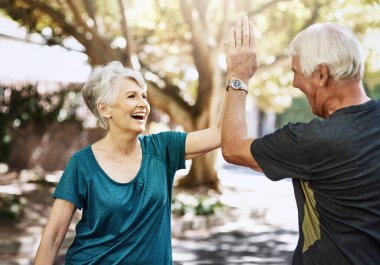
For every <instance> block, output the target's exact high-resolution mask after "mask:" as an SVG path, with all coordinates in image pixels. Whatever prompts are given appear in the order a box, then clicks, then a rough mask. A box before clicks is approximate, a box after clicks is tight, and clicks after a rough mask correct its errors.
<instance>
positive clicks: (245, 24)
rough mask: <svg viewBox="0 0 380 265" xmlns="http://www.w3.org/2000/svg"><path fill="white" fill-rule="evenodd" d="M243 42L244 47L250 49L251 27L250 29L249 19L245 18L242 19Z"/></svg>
mask: <svg viewBox="0 0 380 265" xmlns="http://www.w3.org/2000/svg"><path fill="white" fill-rule="evenodd" d="M242 34H243V36H242V40H243V46H245V47H250V34H251V31H250V27H249V21H248V17H247V16H244V17H242Z"/></svg>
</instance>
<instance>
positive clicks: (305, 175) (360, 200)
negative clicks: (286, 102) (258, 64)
mask: <svg viewBox="0 0 380 265" xmlns="http://www.w3.org/2000/svg"><path fill="white" fill-rule="evenodd" d="M251 150H252V154H253V156H254V158H255V159H256V160H257V162H258V163H259V165H260V167H261V168H262V169H263V170H264V173H265V174H266V176H268V177H269V178H271V179H273V180H279V179H282V178H286V177H292V178H293V183H294V189H295V196H296V200H297V206H298V211H299V225H300V239H299V244H298V246H297V249H296V251H295V254H294V261H293V264H297V265H298V264H326V265H327V264H328V265H329V264H334V265H335V264H366V265H367V264H368V265H369V264H378V262H379V260H380V192H379V191H380V102H376V101H373V100H371V101H369V102H367V103H365V104H361V105H358V106H351V107H347V108H343V109H340V110H338V111H336V112H334V113H333V114H332V115H330V116H329V117H328V118H327V119H325V120H314V121H312V122H311V123H308V124H301V123H298V124H290V125H288V126H286V127H284V128H283V129H280V130H278V131H277V132H275V133H274V134H271V135H267V136H265V137H264V138H262V139H256V140H255V141H254V142H253V144H252V148H251Z"/></svg>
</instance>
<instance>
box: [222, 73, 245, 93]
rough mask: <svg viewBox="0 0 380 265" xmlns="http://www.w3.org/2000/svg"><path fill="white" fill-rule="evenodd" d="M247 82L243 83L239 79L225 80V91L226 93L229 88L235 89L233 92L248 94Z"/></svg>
mask: <svg viewBox="0 0 380 265" xmlns="http://www.w3.org/2000/svg"><path fill="white" fill-rule="evenodd" d="M247 83H248V82H244V81H243V80H241V79H238V78H234V77H232V78H230V79H227V84H226V90H227V91H228V89H229V88H232V89H235V90H243V91H245V92H246V93H248V84H247Z"/></svg>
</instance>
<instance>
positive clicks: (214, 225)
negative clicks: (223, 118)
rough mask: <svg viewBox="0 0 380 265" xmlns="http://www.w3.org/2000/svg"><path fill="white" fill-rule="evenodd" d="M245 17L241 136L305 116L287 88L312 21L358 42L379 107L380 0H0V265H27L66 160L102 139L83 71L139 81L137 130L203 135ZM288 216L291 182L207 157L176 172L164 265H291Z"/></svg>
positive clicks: (292, 229) (299, 99)
mask: <svg viewBox="0 0 380 265" xmlns="http://www.w3.org/2000/svg"><path fill="white" fill-rule="evenodd" d="M242 14H246V15H248V17H249V18H250V19H251V20H252V21H253V22H254V24H255V29H256V39H257V46H258V58H259V63H260V66H259V69H258V71H257V73H256V74H255V77H254V78H252V80H251V82H250V92H249V95H248V104H247V109H246V114H247V121H248V131H249V135H250V136H253V137H259V136H262V135H264V134H266V133H268V132H272V131H274V130H275V129H276V128H279V127H281V126H283V125H285V124H286V123H288V122H296V121H309V120H311V119H313V118H315V117H313V115H312V114H311V112H310V109H309V107H308V104H307V101H306V99H305V97H303V95H302V94H301V93H300V91H298V90H297V89H295V88H293V87H292V77H293V75H292V72H291V70H290V60H289V58H288V57H287V56H286V48H287V45H288V44H289V42H290V40H291V39H292V38H293V37H294V36H295V34H296V33H297V32H299V31H300V30H302V29H304V28H306V27H307V26H309V25H311V24H313V23H317V22H323V21H333V22H338V23H340V24H343V25H346V26H348V27H350V28H351V29H352V30H353V31H354V32H355V34H356V35H357V36H358V38H359V40H360V42H361V44H362V46H363V49H364V52H365V55H366V65H365V69H366V72H365V76H364V85H365V88H366V90H367V92H368V94H369V95H370V96H371V97H372V98H376V99H378V98H380V19H379V15H380V3H379V1H378V0H372V1H371V0H366V1H365V0H347V1H344V0H338V1H327V0H294V1H290V0H257V1H250V0H235V1H231V0H171V1H169V0H109V1H104V0H79V1H73V0H0V264H31V262H32V260H33V256H34V253H35V250H36V246H37V244H38V240H39V238H40V235H41V232H42V227H43V225H44V224H45V223H46V221H47V219H46V218H47V216H48V214H49V209H50V208H49V207H50V205H51V202H52V198H51V193H52V191H53V190H54V187H55V185H56V183H57V181H58V180H59V178H60V175H61V173H62V170H63V169H64V167H65V165H66V162H67V161H68V159H69V157H70V156H71V155H72V153H73V152H75V151H76V150H78V149H80V148H82V147H84V146H86V145H88V144H90V143H93V142H95V141H96V140H97V139H99V138H100V137H102V136H103V135H104V132H103V131H102V130H101V129H99V128H97V126H96V125H97V124H96V120H95V118H94V117H93V116H92V114H91V113H90V112H89V111H88V110H87V108H86V107H85V106H84V102H83V100H82V97H81V94H80V89H81V86H82V84H83V82H84V81H85V80H86V78H87V77H88V76H89V74H90V72H91V69H92V67H93V66H95V65H101V64H105V63H108V62H110V61H113V60H118V61H121V62H122V63H123V64H124V65H125V66H129V67H133V68H135V69H138V70H140V71H141V72H142V73H143V75H144V77H145V79H146V81H147V82H148V100H149V102H150V104H151V106H152V112H151V115H150V118H149V123H148V124H147V129H146V133H156V132H160V131H164V130H178V131H188V132H190V131H194V130H199V129H203V128H207V127H208V126H210V125H211V124H213V123H215V122H216V119H217V116H218V111H219V107H220V101H221V97H222V95H223V93H224V89H225V73H226V63H225V53H224V44H223V43H224V41H226V40H227V36H228V35H227V34H228V30H229V29H230V27H231V26H233V24H234V23H235V21H236V19H237V18H238V17H239V16H240V15H242ZM78 218H80V213H78V214H77V216H76V220H78ZM296 218H297V213H296V209H295V203H294V199H293V196H292V187H291V183H290V182H289V181H282V182H280V183H272V182H270V181H268V180H266V179H265V176H262V175H260V174H256V173H254V172H252V171H250V170H248V169H244V168H240V167H237V166H232V165H229V164H227V163H226V162H225V161H224V160H223V158H222V157H221V154H220V151H219V150H218V151H215V152H212V153H210V154H208V155H206V156H204V157H202V158H199V159H194V160H192V161H189V162H188V164H187V169H186V170H181V171H179V172H178V177H177V182H176V186H175V190H174V201H173V248H174V250H173V257H174V262H175V264H289V262H290V260H291V253H292V250H293V248H294V246H295V243H296V240H297V219H296ZM74 225H75V220H74V221H73V225H72V226H71V227H70V231H69V234H68V239H67V242H66V243H65V244H64V246H63V248H62V251H61V253H60V256H59V258H58V261H57V264H63V263H62V260H63V256H64V251H65V249H66V248H67V245H68V244H69V243H70V240H72V237H73V233H74V232H73V230H74V228H75V226H74ZM194 242H195V243H194Z"/></svg>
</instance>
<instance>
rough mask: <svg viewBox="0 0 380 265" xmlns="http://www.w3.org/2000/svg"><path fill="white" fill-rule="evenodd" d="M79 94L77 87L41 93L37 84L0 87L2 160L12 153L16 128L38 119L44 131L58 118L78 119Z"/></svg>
mask: <svg viewBox="0 0 380 265" xmlns="http://www.w3.org/2000/svg"><path fill="white" fill-rule="evenodd" d="M73 93H74V100H73ZM75 93H76V92H75V90H74V88H68V89H67V90H62V91H57V92H54V93H51V94H41V93H39V92H38V89H37V87H36V86H33V85H26V86H23V87H21V88H20V89H14V88H11V87H6V86H0V149H1V150H2V152H1V153H0V161H6V159H7V156H8V154H9V151H10V144H11V141H12V139H11V131H12V130H18V129H19V128H22V127H24V126H25V125H26V124H27V123H28V122H34V123H36V124H38V128H40V129H41V131H42V130H43V128H44V127H45V126H46V125H48V124H50V123H51V122H52V121H54V120H57V119H58V120H59V121H63V120H69V119H73V118H75V108H76V107H77V106H78V104H79V103H78V102H77V100H76V97H75V95H76V94H75Z"/></svg>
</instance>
